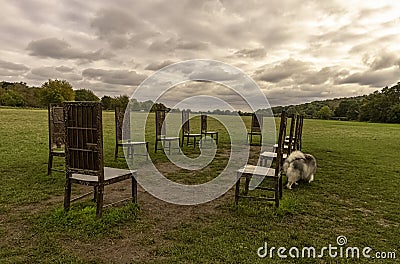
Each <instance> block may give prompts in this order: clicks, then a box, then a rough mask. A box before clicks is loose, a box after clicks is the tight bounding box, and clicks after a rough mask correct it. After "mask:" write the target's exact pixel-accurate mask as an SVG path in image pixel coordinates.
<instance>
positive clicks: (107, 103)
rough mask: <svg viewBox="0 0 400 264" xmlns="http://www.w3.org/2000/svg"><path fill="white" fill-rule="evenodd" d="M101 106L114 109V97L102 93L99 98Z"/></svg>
mask: <svg viewBox="0 0 400 264" xmlns="http://www.w3.org/2000/svg"><path fill="white" fill-rule="evenodd" d="M101 106H102V107H103V109H105V110H111V109H114V99H113V98H111V97H110V96H108V95H104V96H103V97H102V98H101Z"/></svg>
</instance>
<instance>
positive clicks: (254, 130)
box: [247, 113, 263, 145]
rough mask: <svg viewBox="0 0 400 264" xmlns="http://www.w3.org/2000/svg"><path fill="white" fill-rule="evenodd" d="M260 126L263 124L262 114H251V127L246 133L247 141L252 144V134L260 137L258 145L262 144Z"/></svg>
mask: <svg viewBox="0 0 400 264" xmlns="http://www.w3.org/2000/svg"><path fill="white" fill-rule="evenodd" d="M262 126H263V116H262V115H260V114H255V113H253V114H252V115H251V127H250V131H249V132H248V133H247V143H248V144H250V145H252V144H253V136H259V137H260V145H262ZM249 137H250V142H249Z"/></svg>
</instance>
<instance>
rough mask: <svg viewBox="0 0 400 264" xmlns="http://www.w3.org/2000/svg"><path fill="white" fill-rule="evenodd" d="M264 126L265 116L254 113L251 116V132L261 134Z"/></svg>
mask: <svg viewBox="0 0 400 264" xmlns="http://www.w3.org/2000/svg"><path fill="white" fill-rule="evenodd" d="M262 126H263V116H262V115H260V114H255V113H253V114H252V115H251V132H259V133H261V131H262Z"/></svg>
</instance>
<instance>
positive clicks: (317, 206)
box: [0, 108, 400, 263]
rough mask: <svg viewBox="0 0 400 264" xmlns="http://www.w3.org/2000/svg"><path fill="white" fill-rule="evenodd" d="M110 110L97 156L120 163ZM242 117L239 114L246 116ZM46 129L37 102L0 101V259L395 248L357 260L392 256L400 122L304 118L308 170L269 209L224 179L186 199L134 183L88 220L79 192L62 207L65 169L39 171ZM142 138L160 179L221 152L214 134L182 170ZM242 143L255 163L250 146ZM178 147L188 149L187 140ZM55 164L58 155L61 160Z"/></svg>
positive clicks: (115, 259)
mask: <svg viewBox="0 0 400 264" xmlns="http://www.w3.org/2000/svg"><path fill="white" fill-rule="evenodd" d="M113 115H114V114H113V113H112V112H104V114H103V123H104V150H105V163H106V166H113V167H120V168H126V163H125V161H124V160H123V159H119V160H118V161H114V158H113V155H114V135H115V134H114V133H115V132H114V116H113ZM245 122H246V124H247V125H249V123H250V118H245ZM216 125H217V123H216V122H215V123H211V124H210V125H209V126H210V127H215V126H216ZM217 129H218V130H219V131H221V133H222V132H223V130H224V129H223V128H222V127H218V128H217ZM149 131H151V125H150V129H149ZM47 133H48V132H47V111H45V110H25V109H6V108H0V155H1V159H0V180H1V183H0V236H1V238H2V239H1V240H0V263H271V262H277V263H280V262H282V263H283V262H289V263H348V262H349V263H353V262H359V263H365V262H366V261H367V260H366V259H365V258H363V256H362V255H361V256H360V259H354V258H353V259H352V258H345V257H342V258H340V257H337V258H330V257H329V255H328V252H327V251H325V254H324V257H322V258H317V259H313V258H291V257H290V256H288V258H286V259H281V258H279V257H278V255H277V248H279V247H285V248H286V249H287V251H286V252H285V254H286V255H288V251H289V249H290V248H291V247H297V248H299V249H300V255H301V249H302V248H303V247H314V248H315V249H317V255H318V254H319V253H320V249H322V248H323V247H328V246H329V245H330V244H331V245H332V246H338V244H337V241H336V239H337V237H338V236H345V237H346V238H347V244H345V245H343V246H342V248H343V249H344V250H345V249H346V247H358V248H360V249H361V250H362V249H363V248H364V247H370V248H372V251H371V252H370V253H369V254H370V255H371V257H374V256H375V253H376V252H383V253H387V254H386V255H387V256H388V254H391V252H394V253H395V254H396V257H397V258H396V259H386V260H383V259H377V258H375V259H369V260H368V262H371V263H394V262H399V261H398V259H399V258H400V253H399V248H400V239H399V237H400V236H399V235H400V232H399V230H400V227H399V224H400V216H399V203H398V198H399V193H400V192H399V188H400V167H399V162H398V155H399V146H400V125H389V124H372V123H358V122H342V121H321V120H305V121H304V129H303V151H304V152H307V153H311V154H313V155H314V156H315V157H316V159H317V162H318V170H317V173H316V176H315V181H314V182H312V183H311V184H307V183H301V184H300V185H298V186H296V187H295V188H294V189H293V190H287V189H285V190H284V192H283V200H282V203H281V206H280V208H279V209H278V210H274V208H273V207H271V205H270V204H269V203H266V202H256V201H254V200H240V203H239V205H238V206H235V205H234V195H233V194H234V192H233V189H232V190H230V191H229V192H227V193H226V194H225V195H223V196H222V197H220V198H218V199H216V200H214V201H212V202H209V203H206V204H202V205H196V206H179V205H173V204H167V203H165V202H163V201H161V200H158V199H156V198H154V197H152V196H151V195H149V194H148V193H146V192H145V191H144V190H143V189H139V201H138V205H132V204H128V205H125V206H120V207H116V208H111V209H108V210H106V211H105V214H104V217H103V218H102V219H101V220H96V219H95V207H94V206H93V204H92V203H91V202H90V201H86V202H78V203H75V204H74V205H73V207H72V208H71V211H70V212H69V213H68V214H66V213H64V211H63V208H62V200H63V190H64V178H65V176H64V175H63V173H57V172H55V173H53V174H52V175H51V176H47V175H46V172H47V171H46V169H47V157H48V146H47V144H48V134H47ZM148 136H149V137H151V133H150V132H149V135H148ZM153 144H154V142H152V141H151V142H150V153H151V156H152V160H153V162H154V163H155V164H156V166H157V167H158V168H160V170H163V169H164V170H165V172H169V173H168V177H169V178H171V179H173V180H176V181H178V182H179V181H182V182H184V183H189V184H192V183H199V182H205V181H207V180H209V178H207V177H212V175H213V173H215V172H216V171H218V170H222V169H223V167H224V164H226V159H227V157H229V151H227V148H228V146H229V141H228V138H227V136H222V138H221V144H220V145H219V148H218V151H217V157H216V160H215V161H213V163H212V165H211V166H208V167H207V168H206V171H202V172H198V173H197V174H193V173H192V172H187V171H185V170H180V169H179V168H176V167H173V166H171V165H170V164H169V163H168V161H167V158H166V157H165V155H163V154H162V153H157V155H155V154H154V150H153V148H154V145H153ZM252 151H253V152H252V155H251V161H252V162H254V161H255V159H256V158H257V156H258V149H257V148H252ZM184 152H185V153H186V154H188V155H193V156H196V155H198V153H197V152H196V151H193V150H192V147H185V149H184ZM140 162H141V161H140V160H139V163H138V164H139V165H138V166H139V167H140V164H141V163H140ZM143 162H144V161H143ZM58 163H59V166H62V163H63V161H62V159H61V160H60V159H59V160H58ZM166 168H167V169H166ZM210 175H211V176H210ZM194 176H195V177H194ZM193 179H196V180H193ZM128 189H129V188H127V187H125V186H123V185H121V186H117V187H112V188H109V189H106V195H107V192H108V193H113V195H118V194H119V193H120V192H122V193H126V194H129V192H128V191H129V190H128ZM77 190H78V192H80V191H83V189H82V188H78V189H77ZM110 198H112V195H111V196H110ZM265 242H267V243H268V249H270V248H271V247H275V248H276V249H275V251H273V258H272V259H271V258H270V257H269V255H268V256H266V257H265V258H260V257H258V255H257V250H258V249H259V248H260V247H262V246H264V245H265ZM338 252H339V250H338ZM268 253H269V252H268ZM338 254H339V255H340V253H338ZM360 254H361V252H360Z"/></svg>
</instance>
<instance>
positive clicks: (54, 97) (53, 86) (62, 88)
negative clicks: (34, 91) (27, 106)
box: [39, 80, 75, 105]
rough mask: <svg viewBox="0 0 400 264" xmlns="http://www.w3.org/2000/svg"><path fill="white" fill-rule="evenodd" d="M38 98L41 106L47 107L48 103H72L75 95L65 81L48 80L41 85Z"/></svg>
mask: <svg viewBox="0 0 400 264" xmlns="http://www.w3.org/2000/svg"><path fill="white" fill-rule="evenodd" d="M39 98H40V102H41V104H42V105H48V104H50V103H62V102H64V101H73V100H74V99H75V93H74V90H73V89H72V86H71V84H70V83H69V82H67V81H65V80H49V81H48V82H45V83H44V84H42V88H41V89H40V91H39Z"/></svg>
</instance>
